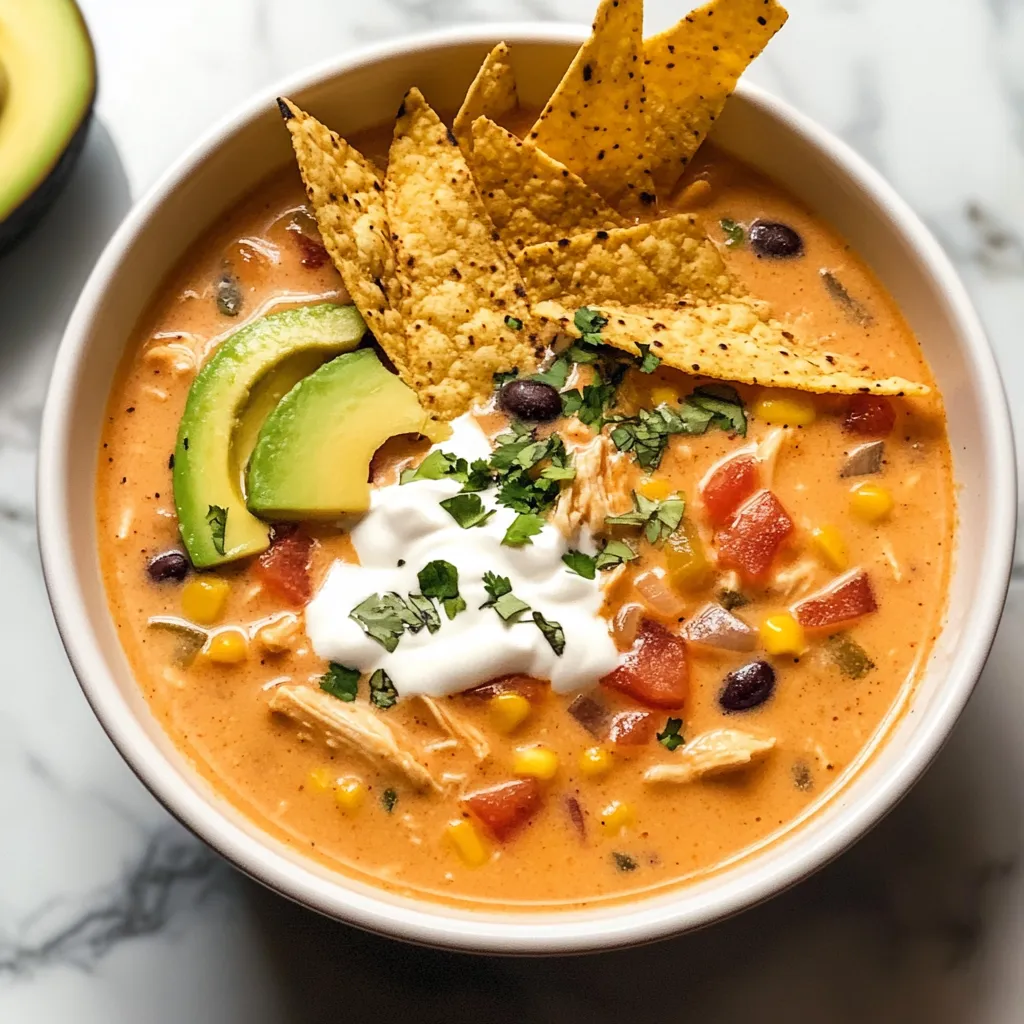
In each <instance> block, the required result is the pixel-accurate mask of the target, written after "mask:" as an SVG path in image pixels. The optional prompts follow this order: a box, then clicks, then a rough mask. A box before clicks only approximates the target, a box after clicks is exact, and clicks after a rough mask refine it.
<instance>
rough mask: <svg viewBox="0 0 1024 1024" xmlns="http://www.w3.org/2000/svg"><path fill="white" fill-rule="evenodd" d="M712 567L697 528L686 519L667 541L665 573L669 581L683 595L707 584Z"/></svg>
mask: <svg viewBox="0 0 1024 1024" xmlns="http://www.w3.org/2000/svg"><path fill="white" fill-rule="evenodd" d="M710 570H711V566H710V565H709V564H708V556H707V554H706V553H705V551H704V543H703V541H702V540H701V539H700V534H699V533H698V532H697V527H696V526H694V524H693V523H692V522H691V521H690V520H689V519H684V520H683V522H682V524H681V525H680V527H679V529H678V530H676V532H675V533H673V534H672V536H671V537H669V538H668V540H666V541H665V572H666V573H667V574H668V581H669V583H670V584H671V585H672V586H673V588H674V589H675V590H677V591H681V592H683V593H685V592H687V591H690V590H696V589H697V588H699V587H701V586H703V585H704V584H705V583H706V582H707V578H708V574H709V572H710Z"/></svg>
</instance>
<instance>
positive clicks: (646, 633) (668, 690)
mask: <svg viewBox="0 0 1024 1024" xmlns="http://www.w3.org/2000/svg"><path fill="white" fill-rule="evenodd" d="M601 685H602V686H607V687H609V688H611V689H613V690H621V691H622V693H625V694H628V695H629V696H630V697H632V698H633V699H634V700H638V701H639V702H640V703H641V704H646V705H648V706H649V707H652V708H678V707H682V705H683V703H684V702H685V701H686V697H687V694H688V693H689V692H690V667H689V664H688V663H687V660H686V643H685V641H684V640H683V639H682V638H681V637H679V636H676V634H675V633H670V632H669V631H668V630H667V629H666V628H665V627H664V626H662V625H661V624H660V623H658V622H655V621H654V620H653V619H644V620H643V621H642V622H641V623H640V628H639V629H638V630H637V633H636V639H635V640H634V641H633V646H632V647H631V648H630V649H629V651H628V652H627V653H626V655H625V657H624V658H623V660H622V662H621V663H620V664H619V666H618V667H617V668H614V669H612V671H611V672H609V673H608V675H606V676H605V677H604V678H603V679H602V680H601Z"/></svg>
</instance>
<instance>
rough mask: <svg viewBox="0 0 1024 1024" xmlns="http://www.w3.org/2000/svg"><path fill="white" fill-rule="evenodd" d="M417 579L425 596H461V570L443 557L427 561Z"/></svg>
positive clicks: (440, 597)
mask: <svg viewBox="0 0 1024 1024" xmlns="http://www.w3.org/2000/svg"><path fill="white" fill-rule="evenodd" d="M416 579H417V580H418V582H419V585H420V590H421V591H422V593H423V596H424V597H436V598H439V599H441V600H443V599H444V598H446V597H458V596H459V570H458V569H456V568H455V566H454V565H452V563H451V562H446V561H444V559H442V558H435V559H434V561H432V562H427V564H426V565H425V566H423V568H422V569H420V571H419V572H418V573H417V574H416Z"/></svg>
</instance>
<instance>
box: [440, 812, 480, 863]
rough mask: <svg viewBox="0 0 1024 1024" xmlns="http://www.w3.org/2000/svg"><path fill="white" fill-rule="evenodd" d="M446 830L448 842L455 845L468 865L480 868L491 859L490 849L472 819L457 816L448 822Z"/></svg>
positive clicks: (463, 861) (456, 850)
mask: <svg viewBox="0 0 1024 1024" xmlns="http://www.w3.org/2000/svg"><path fill="white" fill-rule="evenodd" d="M444 831H445V835H446V836H447V837H448V842H449V843H451V844H452V846H453V847H455V852H456V853H457V854H458V855H459V857H461V858H462V863H463V864H465V865H466V866H467V867H470V868H478V867H480V866H481V865H483V864H486V863H487V861H488V860H490V857H491V854H490V851H489V850H488V849H487V846H486V845H485V844H484V841H483V840H482V839H481V838H480V833H479V832H478V831H477V830H476V826H475V825H474V824H473V823H472V822H471V821H467V820H466V819H465V818H456V819H455V820H454V821H449V822H448V824H447V825H446V826H445V830H444Z"/></svg>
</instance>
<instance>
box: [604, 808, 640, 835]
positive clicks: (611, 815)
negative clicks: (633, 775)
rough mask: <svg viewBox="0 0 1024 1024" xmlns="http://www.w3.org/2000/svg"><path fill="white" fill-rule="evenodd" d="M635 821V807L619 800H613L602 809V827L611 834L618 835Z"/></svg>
mask: <svg viewBox="0 0 1024 1024" xmlns="http://www.w3.org/2000/svg"><path fill="white" fill-rule="evenodd" d="M633 821H634V816H633V808H632V807H630V806H629V804H625V803H622V802H620V801H619V800H613V801H612V802H611V803H610V804H609V805H608V806H607V807H606V808H605V809H604V810H603V811H601V828H603V829H604V831H605V832H607V833H608V835H611V836H617V835H618V834H619V833H620V832H621V831H622V830H623V829H624V828H628V827H629V826H630V825H632V824H633Z"/></svg>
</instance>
